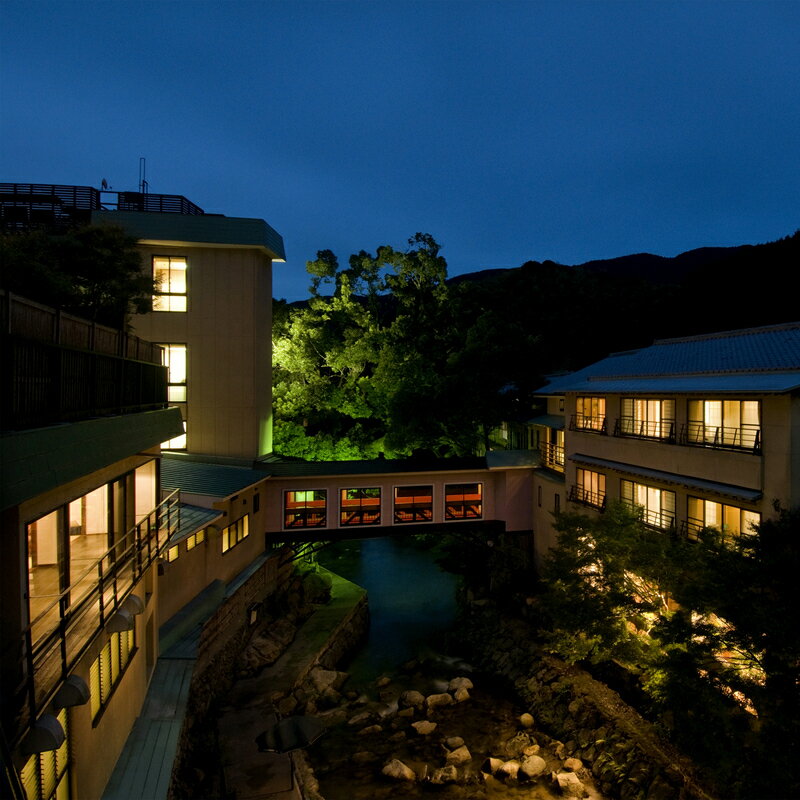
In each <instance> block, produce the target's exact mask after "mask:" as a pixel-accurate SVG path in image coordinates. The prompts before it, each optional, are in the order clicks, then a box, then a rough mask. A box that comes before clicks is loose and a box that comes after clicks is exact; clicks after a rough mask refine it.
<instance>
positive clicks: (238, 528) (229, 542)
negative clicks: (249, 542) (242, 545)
mask: <svg viewBox="0 0 800 800" xmlns="http://www.w3.org/2000/svg"><path fill="white" fill-rule="evenodd" d="M249 535H250V515H249V514H245V515H244V516H243V517H241V518H240V519H237V520H236V522H234V523H233V524H231V525H228V527H227V528H225V529H224V530H223V531H222V552H223V553H227V552H228V550H230V549H231V548H232V547H236V545H237V544H239V542H241V541H243V540H244V539H246V538H247V537H248V536H249Z"/></svg>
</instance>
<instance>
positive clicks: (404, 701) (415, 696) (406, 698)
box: [397, 689, 425, 708]
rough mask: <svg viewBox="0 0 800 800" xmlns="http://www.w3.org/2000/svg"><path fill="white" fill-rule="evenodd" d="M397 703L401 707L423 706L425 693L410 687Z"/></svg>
mask: <svg viewBox="0 0 800 800" xmlns="http://www.w3.org/2000/svg"><path fill="white" fill-rule="evenodd" d="M397 704H398V705H399V706H400V708H422V706H423V705H425V695H424V694H422V693H421V692H417V691H414V689H410V690H409V691H407V692H403V693H402V694H401V695H400V697H398V698H397Z"/></svg>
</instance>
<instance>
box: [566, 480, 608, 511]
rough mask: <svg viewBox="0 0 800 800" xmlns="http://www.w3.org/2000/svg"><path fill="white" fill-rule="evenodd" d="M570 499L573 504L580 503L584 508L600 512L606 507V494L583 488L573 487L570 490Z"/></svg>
mask: <svg viewBox="0 0 800 800" xmlns="http://www.w3.org/2000/svg"><path fill="white" fill-rule="evenodd" d="M569 499H570V502H572V503H580V505H582V506H588V507H589V508H596V509H598V510H600V511H602V510H603V509H605V507H606V495H605V492H592V491H590V490H588V489H584V488H583V486H575V485H573V486H571V487H570V490H569Z"/></svg>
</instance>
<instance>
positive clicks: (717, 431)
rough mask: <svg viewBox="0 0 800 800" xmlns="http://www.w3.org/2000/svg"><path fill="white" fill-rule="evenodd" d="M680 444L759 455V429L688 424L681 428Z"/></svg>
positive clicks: (754, 427)
mask: <svg viewBox="0 0 800 800" xmlns="http://www.w3.org/2000/svg"><path fill="white" fill-rule="evenodd" d="M679 442H680V444H683V445H689V446H691V447H709V448H711V449H714V450H741V451H744V452H748V453H756V454H758V453H761V428H760V427H756V426H748V427H745V426H742V427H739V428H725V427H722V426H712V425H705V424H703V423H702V422H689V423H687V424H686V425H684V426H683V427H682V428H681V434H680V439H679Z"/></svg>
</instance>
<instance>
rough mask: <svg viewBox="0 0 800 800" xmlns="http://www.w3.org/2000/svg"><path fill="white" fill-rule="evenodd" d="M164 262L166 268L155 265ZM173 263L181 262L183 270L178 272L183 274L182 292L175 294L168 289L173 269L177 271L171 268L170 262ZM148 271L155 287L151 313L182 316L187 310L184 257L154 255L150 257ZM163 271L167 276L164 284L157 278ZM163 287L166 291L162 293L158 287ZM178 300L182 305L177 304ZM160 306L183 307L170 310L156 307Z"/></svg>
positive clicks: (187, 291) (171, 282) (186, 280)
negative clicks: (166, 288) (165, 262)
mask: <svg viewBox="0 0 800 800" xmlns="http://www.w3.org/2000/svg"><path fill="white" fill-rule="evenodd" d="M164 260H166V261H167V266H166V268H164V267H159V266H157V264H156V262H157V261H164ZM173 261H175V262H178V261H182V262H183V269H182V270H180V271H181V272H183V274H184V278H183V291H177V292H176V291H169V289H170V288H171V287H172V285H173V279H172V272H173V269H175V270H176V271H178V269H177V268H173V266H172V262H173ZM150 270H151V272H150V274H151V275H152V276H153V282H154V283H155V284H156V287H157V288H156V290H155V293H154V294H153V311H154V312H166V313H168V314H175V313H178V314H184V313H186V312H187V311H188V310H189V259H188V258H187V257H186V256H171V255H159V254H156V253H154V254H153V255H152V256H151V261H150ZM164 271H166V274H167V280H166V284H165V283H164V281H163V279H162V278H160V277H159V276H160V275H161V274H163V272H164ZM174 282H175V283H177V280H176V281H174ZM164 285H166V286H167V287H168V291H163V290H162V289H159V288H158V287H161V286H164ZM173 300H175V301H178V302H175V303H173ZM180 300H183V302H182V303H181V302H179V301H180ZM163 301H166V303H163ZM162 304H165V305H166V306H172V305H173V304H174V305H177V306H183V307H182V308H171V307H166V308H162V307H158V308H157V306H161V305H162Z"/></svg>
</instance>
